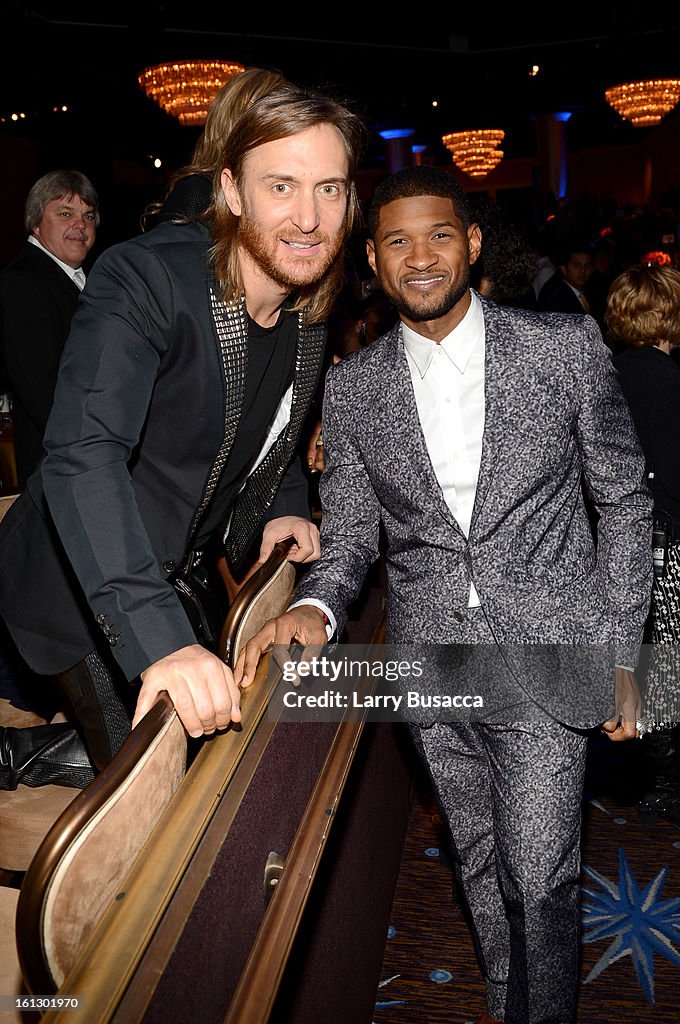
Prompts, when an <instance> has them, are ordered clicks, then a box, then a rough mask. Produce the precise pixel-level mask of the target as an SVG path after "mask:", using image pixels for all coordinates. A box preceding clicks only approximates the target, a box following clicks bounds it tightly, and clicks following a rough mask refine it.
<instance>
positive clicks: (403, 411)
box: [385, 324, 462, 535]
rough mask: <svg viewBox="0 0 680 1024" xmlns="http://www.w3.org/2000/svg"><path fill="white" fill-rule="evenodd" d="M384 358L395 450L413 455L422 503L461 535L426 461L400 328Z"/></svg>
mask: <svg viewBox="0 0 680 1024" xmlns="http://www.w3.org/2000/svg"><path fill="white" fill-rule="evenodd" d="M387 354H388V359H387V366H386V367H385V384H387V383H388V381H389V380H390V375H391V385H392V386H391V388H390V387H389V386H387V387H386V388H385V394H387V395H390V394H391V395H392V396H393V397H394V403H395V406H394V407H395V411H396V413H397V415H396V416H394V424H395V438H394V444H395V450H396V451H404V452H408V453H409V458H410V457H411V453H412V454H413V461H414V464H415V465H417V466H419V468H420V471H421V479H422V486H423V495H424V497H423V500H424V501H425V502H430V503H433V504H434V505H435V506H436V509H437V511H438V512H439V514H440V515H442V516H443V517H444V519H445V520H446V521H447V523H449V525H450V526H452V527H453V528H454V529H455V530H456V531H457V532H458V533H460V534H461V535H462V530H461V528H460V526H459V525H458V523H457V521H456V519H455V517H454V516H453V515H452V514H451V510H450V508H449V506H448V505H447V504H446V501H445V499H444V494H443V491H442V489H441V486H440V484H439V481H438V480H437V476H436V474H435V471H434V467H433V465H432V460H431V459H430V453H429V451H428V450H427V443H426V441H425V435H424V434H423V428H422V426H421V424H420V417H419V416H418V406H417V405H416V396H415V392H414V390H413V382H412V380H411V370H410V366H409V363H408V360H407V358H406V351H405V349H404V341H403V338H402V335H401V328H400V326H399V325H398V324H397V326H396V327H395V328H393V330H392V332H391V335H390V339H389V344H388V346H387ZM400 439H403V440H400ZM414 447H415V450H414Z"/></svg>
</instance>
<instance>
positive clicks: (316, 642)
mask: <svg viewBox="0 0 680 1024" xmlns="http://www.w3.org/2000/svg"><path fill="white" fill-rule="evenodd" d="M293 641H296V642H297V643H299V644H301V645H302V646H303V647H308V646H310V645H311V646H318V647H323V646H324V644H326V643H327V642H328V637H327V636H326V626H325V624H324V615H323V612H322V611H321V610H320V609H319V608H317V607H316V605H312V604H301V605H298V607H297V608H292V609H291V610H290V611H288V612H286V613H285V615H279V616H277V617H276V618H275V619H269V621H268V622H265V624H264V626H263V627H262V629H261V630H260V631H259V633H256V634H255V636H254V637H253V638H252V639H251V640H249V641H248V643H247V644H246V645H245V647H244V648H243V650H242V651H241V653H240V654H239V656H238V660H237V662H236V666H235V668H234V679H235V681H236V683H237V685H238V686H248V685H249V684H250V683H252V681H253V679H254V678H255V672H256V671H257V666H258V662H259V660H260V658H261V657H262V655H263V654H264V653H265V651H268V650H269V648H270V647H271V646H272V645H274V644H281V645H282V646H284V647H288V646H290V644H291V643H292V642H293Z"/></svg>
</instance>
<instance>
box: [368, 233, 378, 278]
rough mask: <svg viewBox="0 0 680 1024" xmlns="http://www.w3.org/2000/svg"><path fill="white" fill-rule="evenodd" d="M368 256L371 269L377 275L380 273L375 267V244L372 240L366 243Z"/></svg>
mask: <svg viewBox="0 0 680 1024" xmlns="http://www.w3.org/2000/svg"><path fill="white" fill-rule="evenodd" d="M366 256H367V258H368V265H369V267H370V268H371V270H372V271H373V273H374V274H377V273H378V271H377V269H376V266H375V245H374V244H373V239H372V238H369V239H368V241H367V242H366Z"/></svg>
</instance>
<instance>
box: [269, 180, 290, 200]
mask: <svg viewBox="0 0 680 1024" xmlns="http://www.w3.org/2000/svg"><path fill="white" fill-rule="evenodd" d="M289 190H290V185H289V184H288V183H287V182H285V181H277V182H276V184H275V185H274V187H273V191H274V194H275V195H277V196H285V195H286V193H287V192H288V191H289Z"/></svg>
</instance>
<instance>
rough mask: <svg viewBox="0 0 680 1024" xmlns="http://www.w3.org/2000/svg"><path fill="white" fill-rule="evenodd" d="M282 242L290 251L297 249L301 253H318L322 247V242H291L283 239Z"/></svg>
mask: <svg viewBox="0 0 680 1024" xmlns="http://www.w3.org/2000/svg"><path fill="white" fill-rule="evenodd" d="M281 241H282V242H283V244H284V245H287V246H288V247H289V248H290V249H295V251H296V252H299V253H307V252H313V251H316V250H317V249H318V248H319V246H320V245H321V242H289V241H287V240H286V239H285V238H282V239H281Z"/></svg>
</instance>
